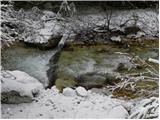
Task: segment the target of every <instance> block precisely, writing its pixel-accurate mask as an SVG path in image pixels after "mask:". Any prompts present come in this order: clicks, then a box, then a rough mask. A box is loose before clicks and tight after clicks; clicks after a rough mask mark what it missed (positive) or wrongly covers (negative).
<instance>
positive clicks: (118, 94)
mask: <svg viewBox="0 0 160 120" xmlns="http://www.w3.org/2000/svg"><path fill="white" fill-rule="evenodd" d="M113 95H114V96H116V97H126V98H128V99H134V98H137V97H139V95H138V94H137V93H136V92H135V91H132V90H127V89H121V90H119V89H117V90H115V91H114V92H113Z"/></svg>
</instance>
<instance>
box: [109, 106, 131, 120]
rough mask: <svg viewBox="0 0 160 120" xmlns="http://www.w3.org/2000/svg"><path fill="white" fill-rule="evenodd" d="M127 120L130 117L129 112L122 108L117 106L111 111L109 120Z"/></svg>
mask: <svg viewBox="0 0 160 120" xmlns="http://www.w3.org/2000/svg"><path fill="white" fill-rule="evenodd" d="M113 116H114V118H127V117H128V116H129V114H128V112H127V110H126V109H125V108H124V107H123V106H121V105H118V106H115V107H113V109H111V110H110V111H109V114H108V118H113Z"/></svg>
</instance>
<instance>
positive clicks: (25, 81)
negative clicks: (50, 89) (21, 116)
mask: <svg viewBox="0 0 160 120" xmlns="http://www.w3.org/2000/svg"><path fill="white" fill-rule="evenodd" d="M1 78H2V79H1V85H2V89H1V95H2V99H1V101H2V103H7V104H18V103H27V102H32V101H33V99H34V97H36V96H37V95H38V94H39V93H40V91H41V90H42V89H43V85H42V84H41V83H40V82H39V81H38V80H37V79H35V78H33V77H31V76H30V75H28V74H27V73H25V72H22V71H18V70H14V71H8V70H7V71H2V74H1Z"/></svg>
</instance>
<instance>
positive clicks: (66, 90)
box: [63, 87, 76, 97]
mask: <svg viewBox="0 0 160 120" xmlns="http://www.w3.org/2000/svg"><path fill="white" fill-rule="evenodd" d="M63 95H64V96H72V97H73V96H75V95H76V92H75V91H74V90H73V89H72V88H69V87H67V88H64V89H63Z"/></svg>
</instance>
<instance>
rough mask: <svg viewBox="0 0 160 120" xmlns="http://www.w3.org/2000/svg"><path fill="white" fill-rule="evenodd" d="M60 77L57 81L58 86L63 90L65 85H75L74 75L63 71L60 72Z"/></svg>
mask: <svg viewBox="0 0 160 120" xmlns="http://www.w3.org/2000/svg"><path fill="white" fill-rule="evenodd" d="M57 78H58V79H57V80H56V82H55V85H56V87H57V88H58V89H59V90H60V91H62V90H63V88H65V87H74V86H75V85H76V81H75V79H74V77H73V76H72V75H68V74H65V73H63V72H60V73H58V77H57Z"/></svg>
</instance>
